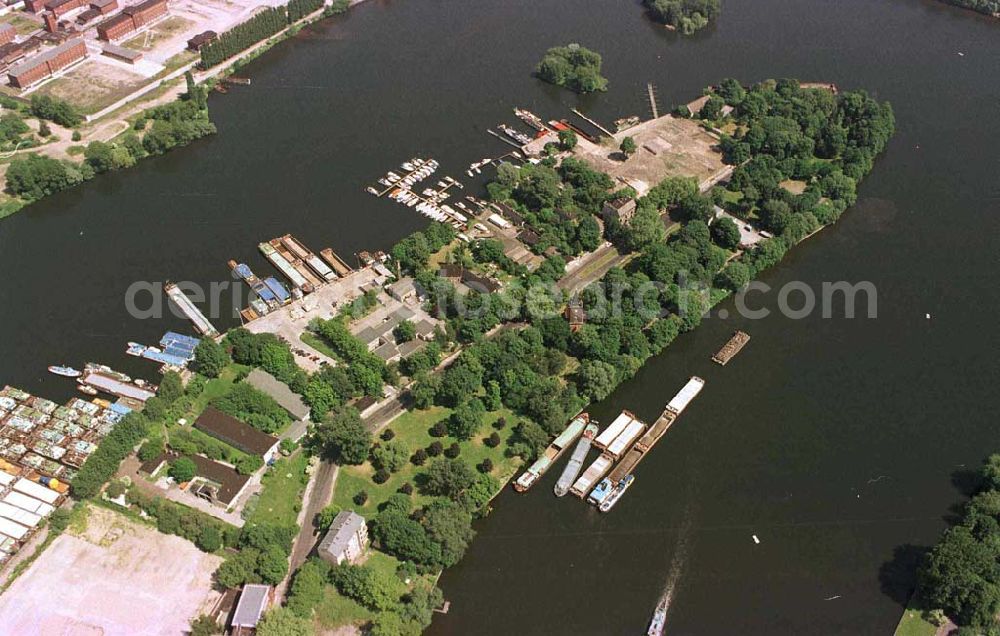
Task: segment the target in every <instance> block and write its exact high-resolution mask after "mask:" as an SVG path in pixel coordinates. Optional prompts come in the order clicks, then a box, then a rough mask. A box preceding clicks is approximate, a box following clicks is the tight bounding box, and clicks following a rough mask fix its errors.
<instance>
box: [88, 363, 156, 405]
mask: <svg viewBox="0 0 1000 636" xmlns="http://www.w3.org/2000/svg"><path fill="white" fill-rule="evenodd" d="M79 382H80V384H85V385H87V386H92V387H94V388H95V389H97V390H98V391H101V392H103V393H107V394H108V395H114V396H115V397H120V398H129V399H132V400H138V401H140V402H145V401H146V400H148V399H149V398H151V397H154V396H156V392H155V391H152V390H150V389H146V388H143V387H140V386H137V385H135V384H132V383H131V382H123V381H122V380H120V379H118V378H115V377H112V376H110V375H107V374H105V373H102V372H100V371H85V372H84V374H83V376H81V377H80V379H79Z"/></svg>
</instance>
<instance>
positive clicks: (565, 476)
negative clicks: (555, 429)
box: [554, 421, 598, 497]
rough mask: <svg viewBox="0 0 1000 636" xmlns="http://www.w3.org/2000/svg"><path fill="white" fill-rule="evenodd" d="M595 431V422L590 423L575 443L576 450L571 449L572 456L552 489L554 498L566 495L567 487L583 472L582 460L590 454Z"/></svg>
mask: <svg viewBox="0 0 1000 636" xmlns="http://www.w3.org/2000/svg"><path fill="white" fill-rule="evenodd" d="M597 430H598V426H597V422H596V421H591V422H590V423H589V424H587V427H586V428H584V429H583V437H581V438H580V441H579V442H577V443H576V448H574V449H573V454H572V455H570V458H569V462H568V463H567V464H566V468H564V469H563V472H562V475H560V476H559V481H557V482H556V485H555V488H554V491H555V493H556V497H562V496H564V495H565V494H566V493H568V492H569V487H570V486H572V485H573V482H574V481H576V478H577V477H578V476H579V475H580V471H581V470H583V460H585V459H587V453H589V452H590V447H591V445H592V444H593V443H594V437H595V436H596V435H597Z"/></svg>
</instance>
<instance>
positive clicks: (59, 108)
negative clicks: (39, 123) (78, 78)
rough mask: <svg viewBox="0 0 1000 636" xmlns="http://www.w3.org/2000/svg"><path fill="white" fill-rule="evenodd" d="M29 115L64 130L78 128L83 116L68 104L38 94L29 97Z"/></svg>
mask: <svg viewBox="0 0 1000 636" xmlns="http://www.w3.org/2000/svg"><path fill="white" fill-rule="evenodd" d="M31 114H32V115H34V116H35V117H38V118H39V119H47V120H49V121H51V122H53V123H56V124H59V125H60V126H65V127H66V128H73V127H75V126H79V125H80V122H82V121H83V116H81V115H80V113H79V111H77V110H76V108H75V107H74V106H73V105H72V104H70V103H69V102H67V101H64V100H61V99H57V98H55V97H52V96H50V95H42V94H39V93H35V94H34V95H32V96H31Z"/></svg>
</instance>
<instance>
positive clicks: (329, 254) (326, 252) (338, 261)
mask: <svg viewBox="0 0 1000 636" xmlns="http://www.w3.org/2000/svg"><path fill="white" fill-rule="evenodd" d="M319 255H320V256H322V257H323V260H324V261H326V262H327V263H328V264H329V265H330V267H332V268H333V271H335V272H337V275H338V276H347V275H348V274H350V273H351V272H352V271H354V270H353V269H352V268H351V266H350V265H348V264H347V263H345V262H344V260H343V259H342V258H340V257H339V256H337V254H336V252H334V251H333V250H332V249H330V248H329V247H328V248H326V249H323V250H320V252H319Z"/></svg>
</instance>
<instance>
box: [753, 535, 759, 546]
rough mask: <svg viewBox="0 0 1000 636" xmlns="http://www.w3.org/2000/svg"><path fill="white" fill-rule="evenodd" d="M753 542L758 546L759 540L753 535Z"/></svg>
mask: <svg viewBox="0 0 1000 636" xmlns="http://www.w3.org/2000/svg"><path fill="white" fill-rule="evenodd" d="M753 542H754V543H756V544H757V545H760V539H758V538H757V535H753Z"/></svg>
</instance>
